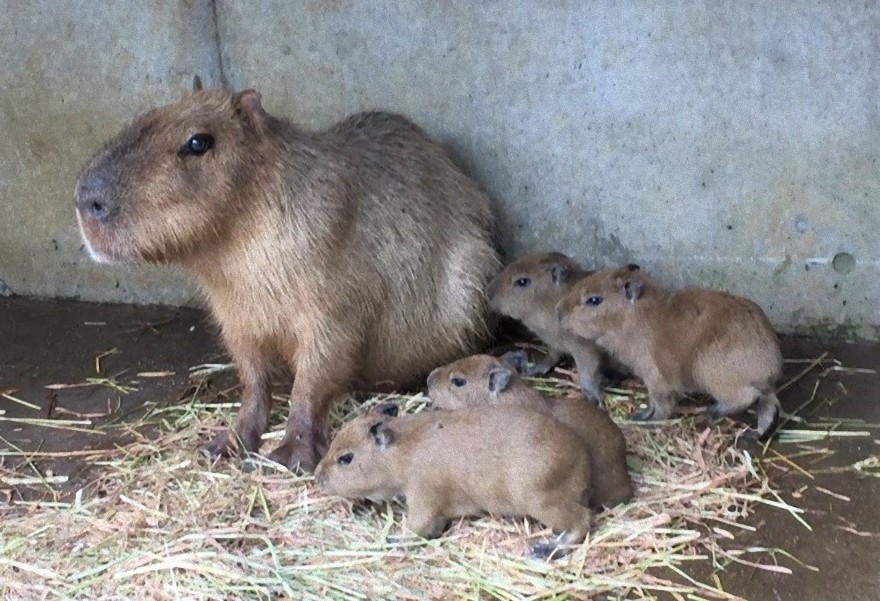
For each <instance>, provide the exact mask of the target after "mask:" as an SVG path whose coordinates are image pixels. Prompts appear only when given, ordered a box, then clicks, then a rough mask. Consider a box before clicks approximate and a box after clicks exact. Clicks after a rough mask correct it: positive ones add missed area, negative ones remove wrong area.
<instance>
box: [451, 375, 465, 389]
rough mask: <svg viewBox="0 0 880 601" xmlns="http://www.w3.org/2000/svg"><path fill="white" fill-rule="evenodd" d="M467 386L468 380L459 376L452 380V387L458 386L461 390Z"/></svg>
mask: <svg viewBox="0 0 880 601" xmlns="http://www.w3.org/2000/svg"><path fill="white" fill-rule="evenodd" d="M465 384H467V380H465V379H464V378H461V377H459V376H453V378H452V385H453V386H458V387H459V388H461V387H462V386H464V385H465Z"/></svg>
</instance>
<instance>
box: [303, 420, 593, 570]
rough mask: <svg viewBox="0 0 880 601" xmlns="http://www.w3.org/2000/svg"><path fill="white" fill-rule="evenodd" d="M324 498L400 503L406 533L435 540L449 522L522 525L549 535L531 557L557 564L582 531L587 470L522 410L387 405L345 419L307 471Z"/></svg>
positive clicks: (549, 427) (573, 445)
mask: <svg viewBox="0 0 880 601" xmlns="http://www.w3.org/2000/svg"><path fill="white" fill-rule="evenodd" d="M315 480H316V481H317V482H318V484H319V485H320V486H321V488H322V489H323V490H324V492H326V493H327V494H331V495H337V496H341V497H345V498H348V499H364V498H366V499H371V500H382V499H390V498H393V497H397V496H400V495H403V496H404V497H405V498H406V504H407V522H408V526H409V529H410V530H412V531H413V532H414V533H415V534H417V535H418V536H421V537H426V538H432V537H436V536H439V535H440V534H441V533H442V532H443V530H444V529H445V528H446V523H447V521H448V520H449V519H451V518H457V517H465V516H470V515H476V514H480V513H484V512H488V513H490V514H493V515H496V516H511V517H512V516H524V515H527V516H531V517H533V518H535V519H537V520H538V521H540V522H542V523H543V524H544V525H546V526H548V527H550V528H552V529H553V530H554V531H555V532H557V533H558V535H557V536H556V538H555V540H554V541H553V542H552V543H550V544H547V543H538V544H536V545H535V546H533V547H532V553H533V555H534V556H536V557H541V558H546V557H550V556H554V557H559V556H562V555H565V554H566V553H567V552H568V551H569V550H570V547H571V545H575V544H577V543H580V542H581V541H583V540H584V538H585V537H586V535H587V534H588V533H589V530H590V510H589V508H588V507H587V505H586V499H587V498H589V488H590V464H589V459H588V457H587V453H586V451H585V449H584V448H583V445H581V444H580V440H579V439H578V437H577V436H576V435H575V434H574V432H572V431H571V430H569V429H568V428H566V427H565V426H563V425H562V424H560V423H559V422H557V421H556V420H554V419H553V418H552V417H550V416H549V415H547V414H545V413H542V412H540V411H534V410H531V409H528V408H525V407H491V406H487V407H479V408H472V409H462V410H461V411H423V412H422V413H417V414H412V415H401V416H399V417H398V415H397V407H396V406H395V405H393V404H385V405H380V406H379V407H378V408H377V409H376V410H374V411H372V412H370V413H368V414H366V415H362V416H360V417H357V418H355V419H353V420H352V421H351V422H349V423H348V424H346V425H345V426H343V428H342V430H340V432H339V433H338V434H337V435H336V437H335V438H334V439H333V442H332V443H331V445H330V450H329V451H328V453H327V455H326V456H325V457H324V459H323V460H322V461H321V463H320V464H319V465H318V468H317V470H315Z"/></svg>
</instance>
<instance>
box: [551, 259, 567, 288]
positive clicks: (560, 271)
mask: <svg viewBox="0 0 880 601" xmlns="http://www.w3.org/2000/svg"><path fill="white" fill-rule="evenodd" d="M569 275H570V272H569V271H568V267H566V266H565V265H560V264H559V263H554V264H553V265H551V266H550V277H552V278H553V281H554V282H556V283H557V284H563V283H565V282H567V281H568V276H569Z"/></svg>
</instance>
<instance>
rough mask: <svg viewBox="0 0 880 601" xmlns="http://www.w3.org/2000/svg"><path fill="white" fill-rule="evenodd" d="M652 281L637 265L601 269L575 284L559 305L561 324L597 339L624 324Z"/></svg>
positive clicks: (557, 312) (583, 335)
mask: <svg viewBox="0 0 880 601" xmlns="http://www.w3.org/2000/svg"><path fill="white" fill-rule="evenodd" d="M650 285H651V281H650V280H649V277H648V275H647V274H646V273H644V272H642V271H641V269H640V268H639V266H638V265H635V264H630V265H627V266H626V267H620V268H615V269H600V270H599V271H596V272H594V273H592V274H591V275H589V276H587V277H585V278H584V279H582V280H581V281H580V282H578V283H577V284H575V285H574V286H573V287H572V289H571V290H570V291H569V292H568V294H566V295H565V297H564V298H563V299H562V300H561V301H559V303H558V304H557V305H556V315H557V317H558V319H559V322H560V324H561V326H562V327H563V328H564V329H566V330H569V331H571V332H573V333H575V334H577V335H578V336H582V337H583V338H586V339H588V340H595V339H597V338H599V337H601V336H603V335H605V334H607V333H609V332H613V331H617V330H619V329H620V328H621V326H622V324H623V322H624V320H625V319H626V317H627V315H628V314H629V313H631V312H632V311H633V310H634V307H635V303H637V302H639V300H640V299H641V298H642V296H643V293H644V291H645V289H646V286H650Z"/></svg>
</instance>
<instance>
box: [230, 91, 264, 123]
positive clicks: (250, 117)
mask: <svg viewBox="0 0 880 601" xmlns="http://www.w3.org/2000/svg"><path fill="white" fill-rule="evenodd" d="M262 98H263V97H262V95H261V94H260V93H259V92H257V91H256V90H250V89H248V90H242V91H241V92H237V93H236V94H234V95H233V96H232V108H233V109H235V114H236V115H237V116H239V117H241V119H242V121H244V122H245V123H247V124H248V125H250V126H251V127H252V128H253V129H254V130H256V131H260V130H261V129H262V128H263V124H264V123H265V120H266V111H264V110H263V103H262Z"/></svg>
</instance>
